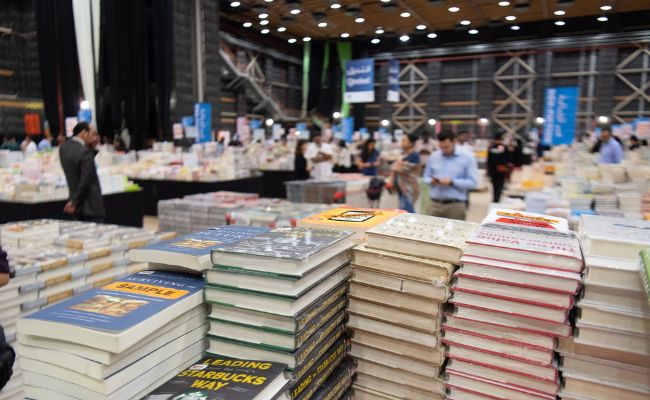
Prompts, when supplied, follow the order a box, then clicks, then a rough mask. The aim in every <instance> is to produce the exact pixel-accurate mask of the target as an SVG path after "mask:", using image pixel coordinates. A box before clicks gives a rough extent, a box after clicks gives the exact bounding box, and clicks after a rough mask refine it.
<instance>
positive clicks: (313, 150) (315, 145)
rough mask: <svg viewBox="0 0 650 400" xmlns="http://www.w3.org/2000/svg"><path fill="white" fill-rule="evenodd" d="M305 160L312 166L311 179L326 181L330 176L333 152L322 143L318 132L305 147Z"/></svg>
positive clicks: (328, 145)
mask: <svg viewBox="0 0 650 400" xmlns="http://www.w3.org/2000/svg"><path fill="white" fill-rule="evenodd" d="M305 158H306V159H307V160H308V161H309V162H311V164H312V169H311V177H312V178H314V179H327V178H329V177H330V176H331V175H332V170H333V168H334V162H333V159H334V150H332V146H331V145H330V144H329V143H324V142H323V138H322V137H321V133H320V130H317V131H315V133H314V134H313V136H312V142H311V143H310V144H309V146H307V151H306V152H305Z"/></svg>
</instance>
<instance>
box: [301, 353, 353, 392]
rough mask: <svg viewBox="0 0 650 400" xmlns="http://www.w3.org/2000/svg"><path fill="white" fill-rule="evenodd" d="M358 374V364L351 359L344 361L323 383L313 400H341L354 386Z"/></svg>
mask: <svg viewBox="0 0 650 400" xmlns="http://www.w3.org/2000/svg"><path fill="white" fill-rule="evenodd" d="M356 372H357V365H356V362H355V361H354V360H353V359H351V358H346V359H344V360H343V362H341V364H340V365H339V366H338V367H337V368H336V369H335V370H334V372H332V374H331V375H330V377H329V378H327V380H326V381H325V382H323V384H322V386H321V387H320V389H318V390H317V391H316V392H315V393H314V395H313V396H312V397H311V400H337V399H339V400H340V399H341V398H343V397H344V396H345V394H346V392H348V390H349V388H350V386H352V381H353V380H354V376H355V374H356ZM352 398H354V395H352Z"/></svg>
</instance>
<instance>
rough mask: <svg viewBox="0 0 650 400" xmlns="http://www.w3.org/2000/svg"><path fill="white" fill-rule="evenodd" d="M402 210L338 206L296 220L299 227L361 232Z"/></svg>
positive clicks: (402, 211) (401, 212)
mask: <svg viewBox="0 0 650 400" xmlns="http://www.w3.org/2000/svg"><path fill="white" fill-rule="evenodd" d="M404 212H405V211H404V210H398V209H379V208H354V207H347V206H344V207H338V208H333V209H331V210H326V211H322V212H320V213H318V214H314V215H310V216H309V217H305V218H303V219H301V220H299V221H298V224H297V226H298V227H300V228H315V229H331V230H343V231H351V232H358V233H363V232H366V231H367V230H368V229H370V228H373V227H375V226H377V225H380V224H382V223H384V222H386V221H388V220H390V219H391V218H393V217H395V216H397V215H399V214H403V213H404Z"/></svg>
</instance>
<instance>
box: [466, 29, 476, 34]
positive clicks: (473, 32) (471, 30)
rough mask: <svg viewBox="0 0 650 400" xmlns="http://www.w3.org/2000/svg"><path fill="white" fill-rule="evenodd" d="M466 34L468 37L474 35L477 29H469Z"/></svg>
mask: <svg viewBox="0 0 650 400" xmlns="http://www.w3.org/2000/svg"><path fill="white" fill-rule="evenodd" d="M468 32H469V34H470V35H476V34H477V33H478V29H470V30H469V31H468Z"/></svg>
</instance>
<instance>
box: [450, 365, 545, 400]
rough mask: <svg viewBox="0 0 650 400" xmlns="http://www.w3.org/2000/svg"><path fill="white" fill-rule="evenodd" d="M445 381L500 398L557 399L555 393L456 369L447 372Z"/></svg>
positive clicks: (461, 387) (476, 392)
mask: <svg viewBox="0 0 650 400" xmlns="http://www.w3.org/2000/svg"><path fill="white" fill-rule="evenodd" d="M445 382H446V383H447V385H448V386H450V387H452V388H454V389H459V390H460V391H466V392H470V393H475V394H479V395H483V396H486V397H491V398H493V399H499V400H541V399H548V400H555V395H547V394H543V393H538V392H534V391H531V390H528V389H526V388H519V387H514V386H510V385H507V384H503V383H498V384H497V383H496V382H492V381H489V380H487V379H484V378H481V377H478V376H474V375H467V374H463V373H460V372H455V371H448V372H447V378H446V379H445Z"/></svg>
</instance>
